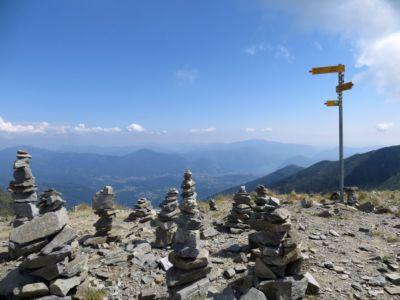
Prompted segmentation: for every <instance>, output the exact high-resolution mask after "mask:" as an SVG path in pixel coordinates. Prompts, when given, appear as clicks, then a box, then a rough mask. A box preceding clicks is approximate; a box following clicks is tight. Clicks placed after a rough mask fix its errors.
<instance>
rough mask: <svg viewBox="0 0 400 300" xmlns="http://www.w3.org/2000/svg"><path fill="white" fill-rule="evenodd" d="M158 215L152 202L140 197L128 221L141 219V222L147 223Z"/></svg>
mask: <svg viewBox="0 0 400 300" xmlns="http://www.w3.org/2000/svg"><path fill="white" fill-rule="evenodd" d="M155 217H156V212H155V210H154V209H153V207H152V206H151V202H150V201H149V200H147V199H146V198H139V199H138V200H137V203H136V205H135V206H134V208H133V212H132V213H130V214H129V216H128V218H127V219H126V221H128V222H130V221H139V223H146V222H148V221H151V220H153V219H154V218H155Z"/></svg>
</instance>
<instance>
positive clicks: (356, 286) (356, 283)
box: [351, 282, 363, 292]
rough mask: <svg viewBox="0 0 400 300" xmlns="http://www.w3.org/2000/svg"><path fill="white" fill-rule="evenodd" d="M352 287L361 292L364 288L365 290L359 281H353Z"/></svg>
mask: <svg viewBox="0 0 400 300" xmlns="http://www.w3.org/2000/svg"><path fill="white" fill-rule="evenodd" d="M351 287H352V288H353V289H355V290H356V291H359V292H362V290H363V288H362V287H361V284H359V283H358V282H353V283H352V284H351Z"/></svg>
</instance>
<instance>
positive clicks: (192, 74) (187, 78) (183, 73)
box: [175, 69, 198, 85]
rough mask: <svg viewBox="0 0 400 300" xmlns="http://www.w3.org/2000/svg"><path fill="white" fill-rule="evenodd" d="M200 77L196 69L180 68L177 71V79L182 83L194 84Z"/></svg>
mask: <svg viewBox="0 0 400 300" xmlns="http://www.w3.org/2000/svg"><path fill="white" fill-rule="evenodd" d="M197 78H198V72H197V70H195V69H179V70H177V71H176V72H175V79H176V81H177V82H178V84H180V85H185V84H193V83H194V82H195V81H196V80H197Z"/></svg>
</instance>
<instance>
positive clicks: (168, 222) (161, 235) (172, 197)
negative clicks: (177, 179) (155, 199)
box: [155, 188, 179, 248]
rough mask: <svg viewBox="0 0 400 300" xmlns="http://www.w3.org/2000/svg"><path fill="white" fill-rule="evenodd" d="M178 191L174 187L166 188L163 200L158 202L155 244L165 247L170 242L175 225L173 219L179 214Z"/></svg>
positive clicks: (172, 238)
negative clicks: (159, 209) (158, 210)
mask: <svg viewBox="0 0 400 300" xmlns="http://www.w3.org/2000/svg"><path fill="white" fill-rule="evenodd" d="M178 194H179V192H178V190H177V189H175V188H171V189H169V190H168V192H167V195H166V196H165V200H164V201H163V202H162V203H161V204H160V208H161V211H160V212H159V213H158V219H157V229H156V241H155V246H156V247H158V248H165V247H167V246H169V245H171V244H172V242H173V240H174V236H175V232H176V228H177V225H176V223H175V219H176V217H177V215H178V214H179V210H178V201H177V196H178Z"/></svg>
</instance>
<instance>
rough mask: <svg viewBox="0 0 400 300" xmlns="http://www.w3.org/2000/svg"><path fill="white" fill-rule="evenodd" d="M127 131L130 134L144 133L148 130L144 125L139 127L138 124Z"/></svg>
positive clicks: (132, 125)
mask: <svg viewBox="0 0 400 300" xmlns="http://www.w3.org/2000/svg"><path fill="white" fill-rule="evenodd" d="M126 130H128V131H130V132H144V131H146V129H145V128H144V127H143V126H142V125H139V124H136V123H132V124H131V125H129V126H128V127H126Z"/></svg>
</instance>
